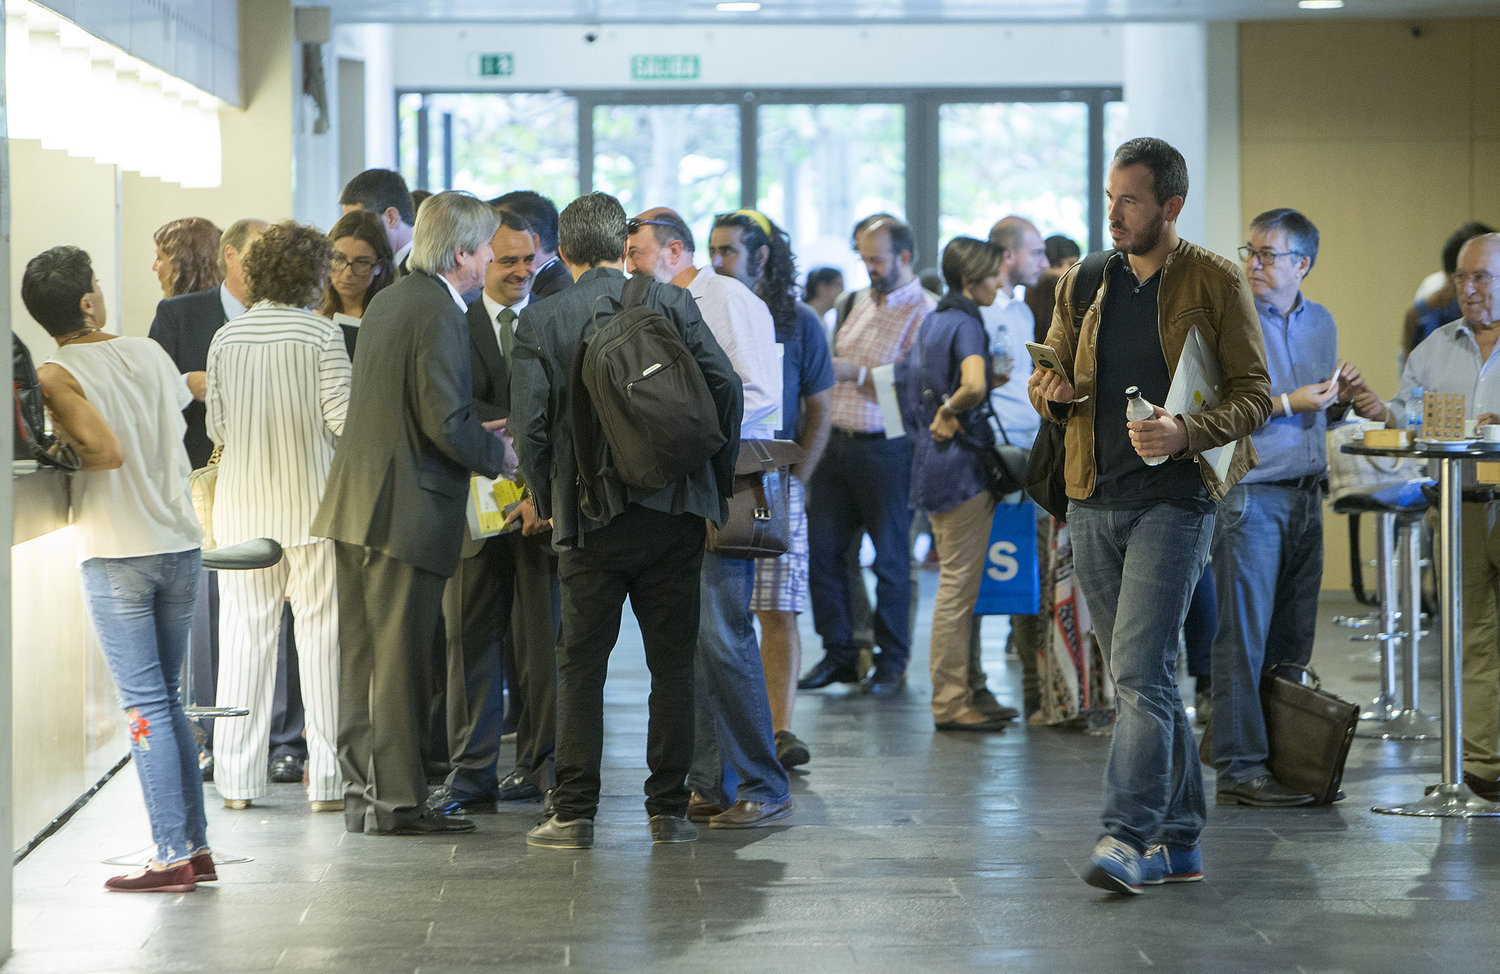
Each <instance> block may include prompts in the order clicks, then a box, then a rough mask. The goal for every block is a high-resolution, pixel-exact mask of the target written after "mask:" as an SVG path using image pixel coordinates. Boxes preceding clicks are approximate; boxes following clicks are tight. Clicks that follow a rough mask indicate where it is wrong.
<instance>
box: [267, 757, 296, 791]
mask: <svg viewBox="0 0 1500 974" xmlns="http://www.w3.org/2000/svg"><path fill="white" fill-rule="evenodd" d="M271 780H272V781H274V782H276V783H277V784H278V785H292V784H298V783H300V782H301V781H302V759H301V758H299V757H297V755H295V754H283V755H281V756H279V757H274V758H272V759H271Z"/></svg>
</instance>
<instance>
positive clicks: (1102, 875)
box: [1083, 835, 1141, 896]
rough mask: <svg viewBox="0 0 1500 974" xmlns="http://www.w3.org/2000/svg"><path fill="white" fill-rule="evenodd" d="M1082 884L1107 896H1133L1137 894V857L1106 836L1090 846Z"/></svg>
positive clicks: (1123, 844)
mask: <svg viewBox="0 0 1500 974" xmlns="http://www.w3.org/2000/svg"><path fill="white" fill-rule="evenodd" d="M1083 881H1084V882H1085V883H1088V884H1089V885H1090V886H1097V887H1099V888H1100V889H1107V890H1109V891H1110V892H1111V893H1125V894H1128V895H1131V896H1134V895H1135V894H1137V893H1139V892H1140V891H1141V854H1140V853H1139V852H1136V851H1135V849H1134V848H1133V847H1131V846H1130V845H1129V844H1127V843H1125V842H1121V841H1120V840H1119V839H1117V838H1115V837H1114V836H1112V835H1106V836H1104V837H1103V838H1102V839H1100V840H1099V842H1098V844H1097V845H1095V846H1094V854H1093V855H1092V856H1090V857H1089V871H1088V872H1086V873H1084V875H1083Z"/></svg>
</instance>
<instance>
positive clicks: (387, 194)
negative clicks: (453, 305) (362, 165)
mask: <svg viewBox="0 0 1500 974" xmlns="http://www.w3.org/2000/svg"><path fill="white" fill-rule="evenodd" d="M339 206H341V207H342V208H343V211H344V212H345V213H349V212H352V211H353V210H364V211H365V212H366V213H373V214H375V215H376V216H378V217H380V223H381V226H383V227H385V236H386V239H387V240H389V241H390V242H391V251H392V253H394V254H395V256H394V257H393V258H392V263H394V264H395V265H396V273H397V274H398V275H400V274H405V273H407V272H408V270H409V268H408V261H409V258H410V256H411V248H412V232H413V230H412V228H413V227H414V226H415V225H416V222H417V207H416V204H414V203H412V201H411V193H410V192H409V191H408V190H407V188H406V179H405V178H404V177H403V176H402V175H401V174H400V173H398V172H393V171H392V170H390V169H366V170H365V171H364V172H362V173H360V174H359V175H357V176H355V177H354V178H353V179H351V180H349V182H347V183H345V184H344V188H343V191H342V192H340V193H339Z"/></svg>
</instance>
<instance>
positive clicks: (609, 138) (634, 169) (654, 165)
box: [594, 105, 740, 258]
mask: <svg viewBox="0 0 1500 974" xmlns="http://www.w3.org/2000/svg"><path fill="white" fill-rule="evenodd" d="M594 189H597V190H602V191H603V192H606V193H611V194H613V195H614V196H616V197H618V198H619V200H620V203H621V204H622V205H623V206H624V207H625V212H626V213H627V214H630V215H632V216H633V215H634V214H636V213H640V212H641V211H642V210H645V209H648V208H650V207H653V206H668V207H671V208H672V209H674V210H676V211H677V212H678V213H680V214H681V215H682V218H683V219H684V220H686V221H687V224H688V227H689V229H691V230H692V231H693V234H694V235H695V236H696V237H699V238H700V240H701V242H699V244H698V250H699V254H700V258H704V257H706V256H707V252H708V241H707V236H708V228H709V225H710V224H711V223H712V222H713V217H714V214H715V213H723V212H725V211H727V210H735V209H739V205H740V113H739V108H738V106H735V105H601V106H599V107H597V108H595V109H594Z"/></svg>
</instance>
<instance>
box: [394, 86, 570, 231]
mask: <svg viewBox="0 0 1500 974" xmlns="http://www.w3.org/2000/svg"><path fill="white" fill-rule="evenodd" d="M423 97H424V96H422V95H403V96H401V101H400V137H399V148H400V159H401V163H400V166H401V173H402V174H403V175H404V176H405V177H406V180H407V182H408V183H409V184H410V185H411V186H412V188H413V189H415V188H416V187H418V186H421V185H423V184H424V180H422V179H420V178H419V174H418V173H417V108H418V107H419V106H420V105H421V102H422V99H423ZM425 97H426V100H427V108H428V154H429V158H428V166H427V179H426V180H425V184H426V186H427V187H428V188H429V189H432V190H434V191H436V190H439V189H450V188H451V189H464V190H468V191H469V192H471V193H473V194H474V195H475V196H478V197H479V198H480V199H489V198H491V197H495V196H499V195H500V194H502V193H507V192H510V191H511V190H513V189H533V190H536V191H537V192H538V193H541V194H542V195H543V196H546V197H549V198H550V199H552V200H553V201H554V202H556V203H557V204H558V206H559V207H562V206H564V205H566V204H567V202H568V201H569V200H572V199H573V198H574V197H575V196H577V195H578V104H577V102H576V101H574V100H573V99H572V98H569V97H567V96H565V95H561V94H556V93H542V94H526V93H521V94H504V93H489V92H486V93H482V94H481V93H474V94H450V95H426V96H425ZM446 114H451V115H452V116H453V185H452V186H451V187H449V186H445V185H444V180H443V151H444V146H443V116H444V115H446Z"/></svg>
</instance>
